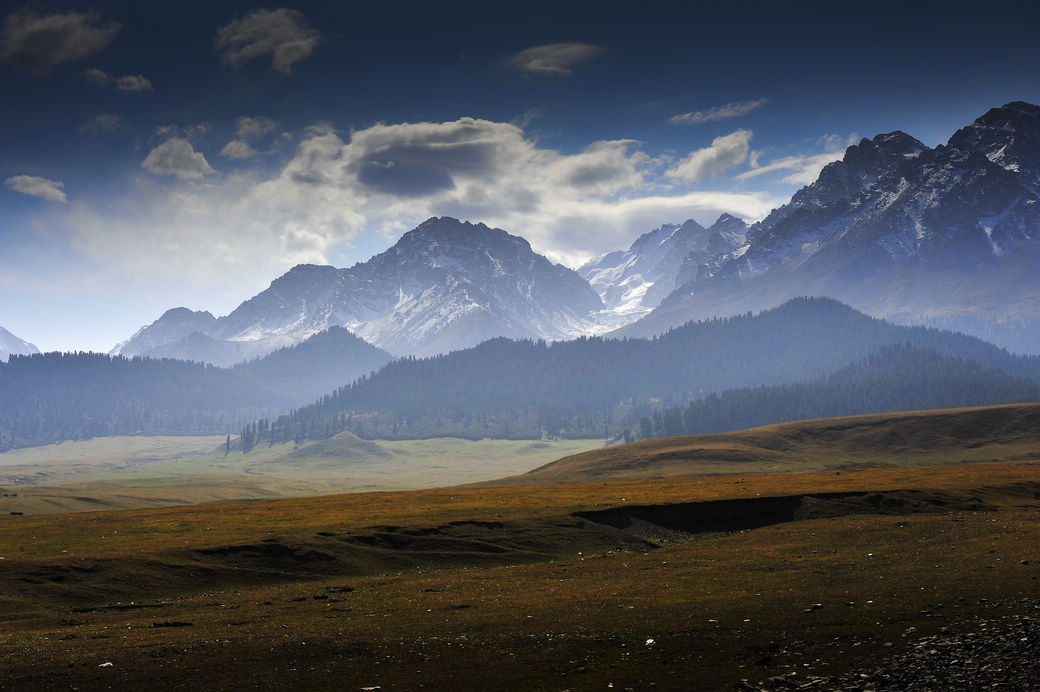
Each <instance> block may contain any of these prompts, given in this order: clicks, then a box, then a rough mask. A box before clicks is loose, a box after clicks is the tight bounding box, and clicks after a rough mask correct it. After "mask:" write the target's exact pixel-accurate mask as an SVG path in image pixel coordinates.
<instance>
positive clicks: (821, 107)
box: [0, 2, 1040, 350]
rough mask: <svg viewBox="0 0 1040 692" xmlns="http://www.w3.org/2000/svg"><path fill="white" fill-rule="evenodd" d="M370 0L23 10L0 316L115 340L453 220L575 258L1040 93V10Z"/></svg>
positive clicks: (14, 41)
mask: <svg viewBox="0 0 1040 692" xmlns="http://www.w3.org/2000/svg"><path fill="white" fill-rule="evenodd" d="M360 4H361V3H324V2H321V3H318V2H298V3H292V4H286V5H284V6H282V5H268V6H261V5H254V4H250V3H241V2H206V3H196V2H185V3H179V4H176V5H169V4H163V5H159V4H158V3H139V2H138V3H134V2H99V3H77V2H73V3H61V4H57V3H48V2H32V3H30V4H25V3H5V4H3V5H2V17H3V22H4V24H3V36H2V45H0V90H2V93H3V94H4V99H3V101H4V105H3V106H2V107H0V133H2V134H0V137H2V138H3V139H2V142H0V180H3V181H5V185H4V186H2V187H0V242H2V244H3V247H4V252H3V255H2V256H0V325H2V326H4V327H6V328H8V329H9V330H11V331H12V332H14V333H15V334H17V335H19V336H21V337H22V338H25V339H27V340H30V341H33V342H35V343H36V344H37V345H38V346H40V347H41V348H45V349H57V348H61V349H72V348H92V349H105V350H107V349H108V348H111V346H113V345H114V343H115V342H116V341H118V340H120V339H123V338H126V337H128V336H129V335H130V333H131V332H132V331H133V330H134V329H136V328H137V327H139V326H141V325H143V324H145V323H147V322H150V321H152V320H153V319H155V318H156V317H158V315H159V314H160V313H161V312H162V311H163V310H164V309H166V308H168V307H173V306H177V305H186V306H188V307H191V308H195V309H208V310H211V311H213V312H214V313H216V314H223V313H226V312H227V311H229V310H230V309H232V308H233V307H234V306H235V305H237V304H238V303H239V302H241V301H242V300H244V299H246V298H248V297H250V296H251V295H253V294H255V293H256V292H257V291H259V290H261V289H263V288H264V287H265V286H266V285H267V283H269V282H270V281H271V280H272V279H273V278H275V277H276V276H277V275H279V274H280V273H281V272H283V271H285V270H286V269H287V268H289V267H290V266H292V265H293V264H296V263H299V262H328V263H333V264H337V265H341V266H342V265H349V264H352V263H353V262H356V261H363V260H365V259H367V258H368V257H369V256H370V255H371V254H373V253H374V252H377V251H380V250H382V249H384V248H386V247H387V246H389V245H390V244H392V243H393V242H394V241H395V240H396V238H397V237H398V236H399V235H400V233H402V232H404V231H405V230H408V229H409V228H411V227H413V226H414V225H416V224H417V223H418V222H420V221H422V220H423V219H424V218H426V217H428V216H430V215H440V214H449V215H454V216H460V217H464V218H467V219H469V220H472V221H485V222H488V223H491V224H494V225H498V226H501V227H503V228H506V229H507V230H509V231H510V232H512V233H517V234H520V235H523V236H524V237H526V238H528V239H529V240H530V241H531V242H532V244H533V245H534V246H535V248H536V249H538V250H540V251H543V252H546V253H547V254H549V255H550V256H551V257H552V258H554V259H555V260H557V261H562V262H565V263H568V264H571V265H576V264H578V263H580V262H581V261H583V260H585V259H588V258H589V257H590V256H593V255H595V254H599V253H601V252H605V251H608V250H612V249H616V248H619V247H624V246H627V245H628V244H629V243H631V241H632V240H633V239H634V238H635V237H636V236H637V235H639V234H640V233H642V232H645V231H646V230H649V228H651V227H654V226H657V225H660V224H661V223H665V222H681V221H683V220H684V219H686V218H691V217H692V218H696V219H697V220H699V221H701V222H704V223H708V222H710V221H711V220H713V218H714V217H716V216H718V214H719V213H721V212H730V213H734V214H737V215H739V216H742V217H744V218H746V219H748V220H749V221H750V220H754V219H757V218H760V217H761V216H763V215H764V214H765V213H767V212H768V210H769V209H770V208H771V207H772V206H775V205H777V204H780V203H783V202H784V201H786V199H787V198H788V197H789V196H790V194H791V193H792V192H794V191H795V190H796V189H797V188H798V187H800V186H801V185H803V184H805V183H807V182H810V181H811V180H812V179H814V178H815V175H816V174H817V173H818V171H819V169H820V168H821V167H822V166H823V165H825V164H826V162H827V161H829V160H833V159H835V158H838V157H840V155H841V152H842V151H843V150H844V148H845V147H846V146H847V145H848V144H849V143H851V142H854V141H857V140H858V138H861V137H869V136H873V135H875V134H877V133H880V132H888V131H891V130H894V129H901V130H903V131H905V132H908V133H909V134H911V135H913V136H915V137H917V138H918V139H921V140H922V141H923V142H924V143H925V144H928V145H930V146H934V145H936V144H939V143H942V142H944V141H945V140H946V139H947V138H948V137H949V136H950V135H951V134H952V133H953V132H954V131H955V130H956V129H957V128H958V127H961V126H963V125H965V124H967V123H969V122H971V121H972V120H973V119H974V118H976V117H978V116H980V115H981V114H982V113H984V112H985V111H986V110H987V109H988V108H990V107H993V106H998V105H1001V104H1003V103H1006V102H1008V101H1012V100H1025V101H1031V102H1037V101H1038V100H1040V76H1038V75H1040V42H1038V41H1036V38H1035V35H1036V29H1037V27H1038V26H1040V9H1037V7H1036V4H1035V3H1026V2H1013V3H1012V2H990V3H986V4H984V5H976V6H974V7H973V8H972V10H971V12H967V11H961V10H959V9H958V6H957V5H956V4H950V3H931V2H926V3H905V2H904V3H833V2H827V3H808V2H726V3H692V2H683V3H645V4H638V5H637V4H636V3H632V2H625V3H605V2H595V3H584V2H568V3H560V2H554V3H539V2H535V3H523V4H517V5H513V6H509V7H500V6H492V5H490V4H487V3H451V4H450V5H449V6H438V5H436V4H433V3H416V4H408V3H372V4H367V3H366V4H365V6H363V7H357V6H356V5H360Z"/></svg>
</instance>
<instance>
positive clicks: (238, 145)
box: [220, 116, 288, 159]
mask: <svg viewBox="0 0 1040 692" xmlns="http://www.w3.org/2000/svg"><path fill="white" fill-rule="evenodd" d="M277 129H278V123H276V122H275V121H273V120H271V119H270V118H265V117H263V116H257V117H254V118H250V117H246V116H243V117H241V118H235V138H234V139H232V140H231V141H230V142H228V143H227V144H226V145H224V148H223V149H222V150H221V152H220V155H221V156H223V157H225V158H228V159H251V158H255V157H257V156H260V155H261V154H270V153H272V152H274V151H276V150H277V149H278V147H279V145H280V144H282V143H284V142H285V141H286V136H287V135H288V133H282V136H281V137H280V138H279V139H277V140H276V141H275V142H274V145H273V148H271V149H268V150H267V151H257V150H256V149H255V148H254V147H253V146H252V144H250V142H251V141H256V140H258V139H263V138H264V137H266V136H267V135H269V134H271V133H272V132H274V131H275V130H277Z"/></svg>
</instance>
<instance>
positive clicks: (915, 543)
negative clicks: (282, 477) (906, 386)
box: [0, 454, 1040, 690]
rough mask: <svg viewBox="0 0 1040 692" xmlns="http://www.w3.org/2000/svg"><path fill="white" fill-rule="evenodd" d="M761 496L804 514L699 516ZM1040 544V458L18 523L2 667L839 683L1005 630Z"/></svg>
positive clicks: (32, 675) (155, 674) (98, 682)
mask: <svg viewBox="0 0 1040 692" xmlns="http://www.w3.org/2000/svg"><path fill="white" fill-rule="evenodd" d="M763 498H781V499H780V500H776V501H775V504H776V506H778V507H779V506H783V507H789V508H792V509H791V512H785V511H779V510H777V511H772V510H771V511H768V512H764V513H763V512H761V511H758V510H756V512H757V515H758V516H760V518H762V521H759V522H758V525H757V527H743V528H742V527H740V526H738V524H736V523H731V524H726V523H722V524H718V523H716V524H713V525H703V523H698V521H699V520H698V519H697V516H698V513H697V511H696V507H697V506H698V503H702V502H708V501H725V502H727V503H729V505H730V506H732V507H735V508H736V509H735V511H733V512H731V515H732V516H733V517H736V518H739V517H740V516H742V515H744V514H746V513H744V512H742V511H740V508H741V507H742V505H741V503H742V502H746V503H747V504H746V505H743V506H746V507H759V508H761V507H762V506H763ZM785 498H786V499H785ZM677 503H678V504H680V505H681V506H683V507H686V508H687V509H685V510H682V511H679V510H676V508H675V505H676V504H677ZM767 504H768V503H767ZM691 508H692V509H691ZM774 509H775V508H774ZM626 517H627V518H628V520H629V523H628V524H626ZM1038 546H1040V454H1038V455H1037V458H1034V459H1031V460H1027V461H1017V462H1002V463H973V464H960V465H955V466H942V465H933V466H928V467H917V468H913V467H903V468H885V469H866V470H843V471H841V472H835V471H833V470H828V471H821V472H815V473H791V474H769V475H745V476H736V475H731V476H711V477H681V478H659V479H648V480H637V481H611V482H596V483H584V484H570V485H544V486H538V487H530V486H528V487H509V488H472V489H458V488H456V489H445V490H432V491H418V492H398V493H360V494H351V495H339V496H330V497H317V498H304V499H294V500H260V501H256V502H249V503H231V504H227V503H225V504H210V505H199V506H190V507H176V508H172V507H171V508H159V509H142V510H131V511H120V512H98V513H88V514H77V515H74V516H72V515H51V516H35V517H34V516H3V517H0V557H2V558H3V561H2V563H0V594H3V595H2V596H0V661H3V669H4V687H5V688H7V689H47V688H61V689H67V688H70V687H75V688H78V689H136V688H142V687H145V686H147V687H149V688H159V689H184V688H192V689H198V688H207V689H216V688H252V687H262V688H264V689H282V688H285V689H348V690H349V689H382V690H390V689H402V690H412V689H420V688H427V689H458V688H461V689H524V690H531V689H611V688H613V689H619V690H620V689H625V688H632V689H636V690H645V689H732V688H733V685H734V684H735V683H737V684H741V681H742V680H746V681H747V682H746V686H747V687H752V688H754V687H759V686H761V687H767V688H773V689H779V688H784V687H792V686H805V687H806V688H807V689H828V688H832V687H834V686H838V684H839V683H838V680H837V678H834V677H832V676H841V675H845V674H847V673H849V672H850V671H851V672H854V673H855V671H859V670H872V669H873V668H875V667H876V666H878V665H879V664H880V663H881V662H882V661H884V660H891V661H896V660H898V659H896V658H895V657H896V656H900V655H909V656H911V657H913V656H915V654H920V655H921V656H927V655H932V654H930V653H929V652H930V651H931V649H936V651H938V649H940V648H941V649H943V651H946V648H948V647H946V645H941V644H936V643H935V642H937V641H939V640H940V639H943V638H946V639H951V638H953V637H955V636H960V635H961V634H962V633H965V632H968V633H970V632H973V631H976V630H980V629H981V628H982V627H983V626H985V627H988V628H998V629H999V628H1005V629H1003V630H1001V631H1007V632H1014V631H1016V630H1015V629H1014V628H1015V627H1016V626H1017V625H1015V624H1014V622H1015V621H1013V620H1007V619H1006V618H1011V617H1016V616H1029V615H1034V614H1035V613H1036V611H1037V609H1038V608H1040V600H1038V599H1040V582H1038V579H1040V554H1038V552H1037V550H1038ZM924 638H933V639H924ZM922 641H923V642H924V643H925V644H927V645H928V646H929V647H930V648H929V649H927V650H924V651H923V652H922V650H921V649H920V648H918V645H919V644H921V643H922ZM1030 646H1031V647H1032V648H1030ZM1022 647H1024V648H1023V649H1021V653H1020V654H1017V655H1021V656H1029V657H1031V658H1033V659H1035V658H1036V656H1035V654H1036V651H1035V649H1036V643H1035V642H1033V643H1032V644H1029V643H1028V642H1027V643H1025V644H1022ZM934 655H939V654H938V653H937V654H934ZM771 679H772V682H771V681H770V680H771ZM878 679H879V680H880V679H881V678H878ZM759 683H761V685H760V684H759ZM849 684H852V683H851V682H849V679H845V681H844V682H841V685H840V686H841V687H844V686H848V685H849ZM871 684H875V683H871ZM747 687H745V689H746V688H747ZM924 688H927V685H926V686H925V687H924ZM935 688H940V689H941V688H942V685H941V684H940V685H938V687H935V686H933V687H932V689H935Z"/></svg>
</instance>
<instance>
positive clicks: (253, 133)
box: [235, 115, 278, 140]
mask: <svg viewBox="0 0 1040 692" xmlns="http://www.w3.org/2000/svg"><path fill="white" fill-rule="evenodd" d="M277 127H278V123H276V122H275V121H273V120H271V119H270V118H265V117H263V116H262V115H258V116H256V117H255V118H250V117H246V116H243V117H241V118H235V136H236V137H237V138H238V139H244V140H250V139H256V138H258V137H263V136H264V135H266V134H268V133H270V132H274V130H275V129H277Z"/></svg>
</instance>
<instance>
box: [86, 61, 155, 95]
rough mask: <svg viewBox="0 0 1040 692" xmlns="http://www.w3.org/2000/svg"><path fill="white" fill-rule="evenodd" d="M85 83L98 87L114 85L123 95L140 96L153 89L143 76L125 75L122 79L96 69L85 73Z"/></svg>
mask: <svg viewBox="0 0 1040 692" xmlns="http://www.w3.org/2000/svg"><path fill="white" fill-rule="evenodd" d="M85 74H86V77H87V82H89V83H90V84H93V85H95V86H99V87H107V86H109V85H114V86H115V88H116V89H119V91H121V92H123V93H124V94H140V93H143V92H145V91H151V90H152V89H153V88H154V87H153V86H152V82H151V81H150V80H149V79H148V78H146V77H145V76H144V75H140V74H125V75H123V76H122V77H116V76H114V75H110V74H108V73H107V72H105V71H104V70H99V69H97V68H96V67H95V68H92V69H89V70H87V71H86V73H85Z"/></svg>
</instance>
